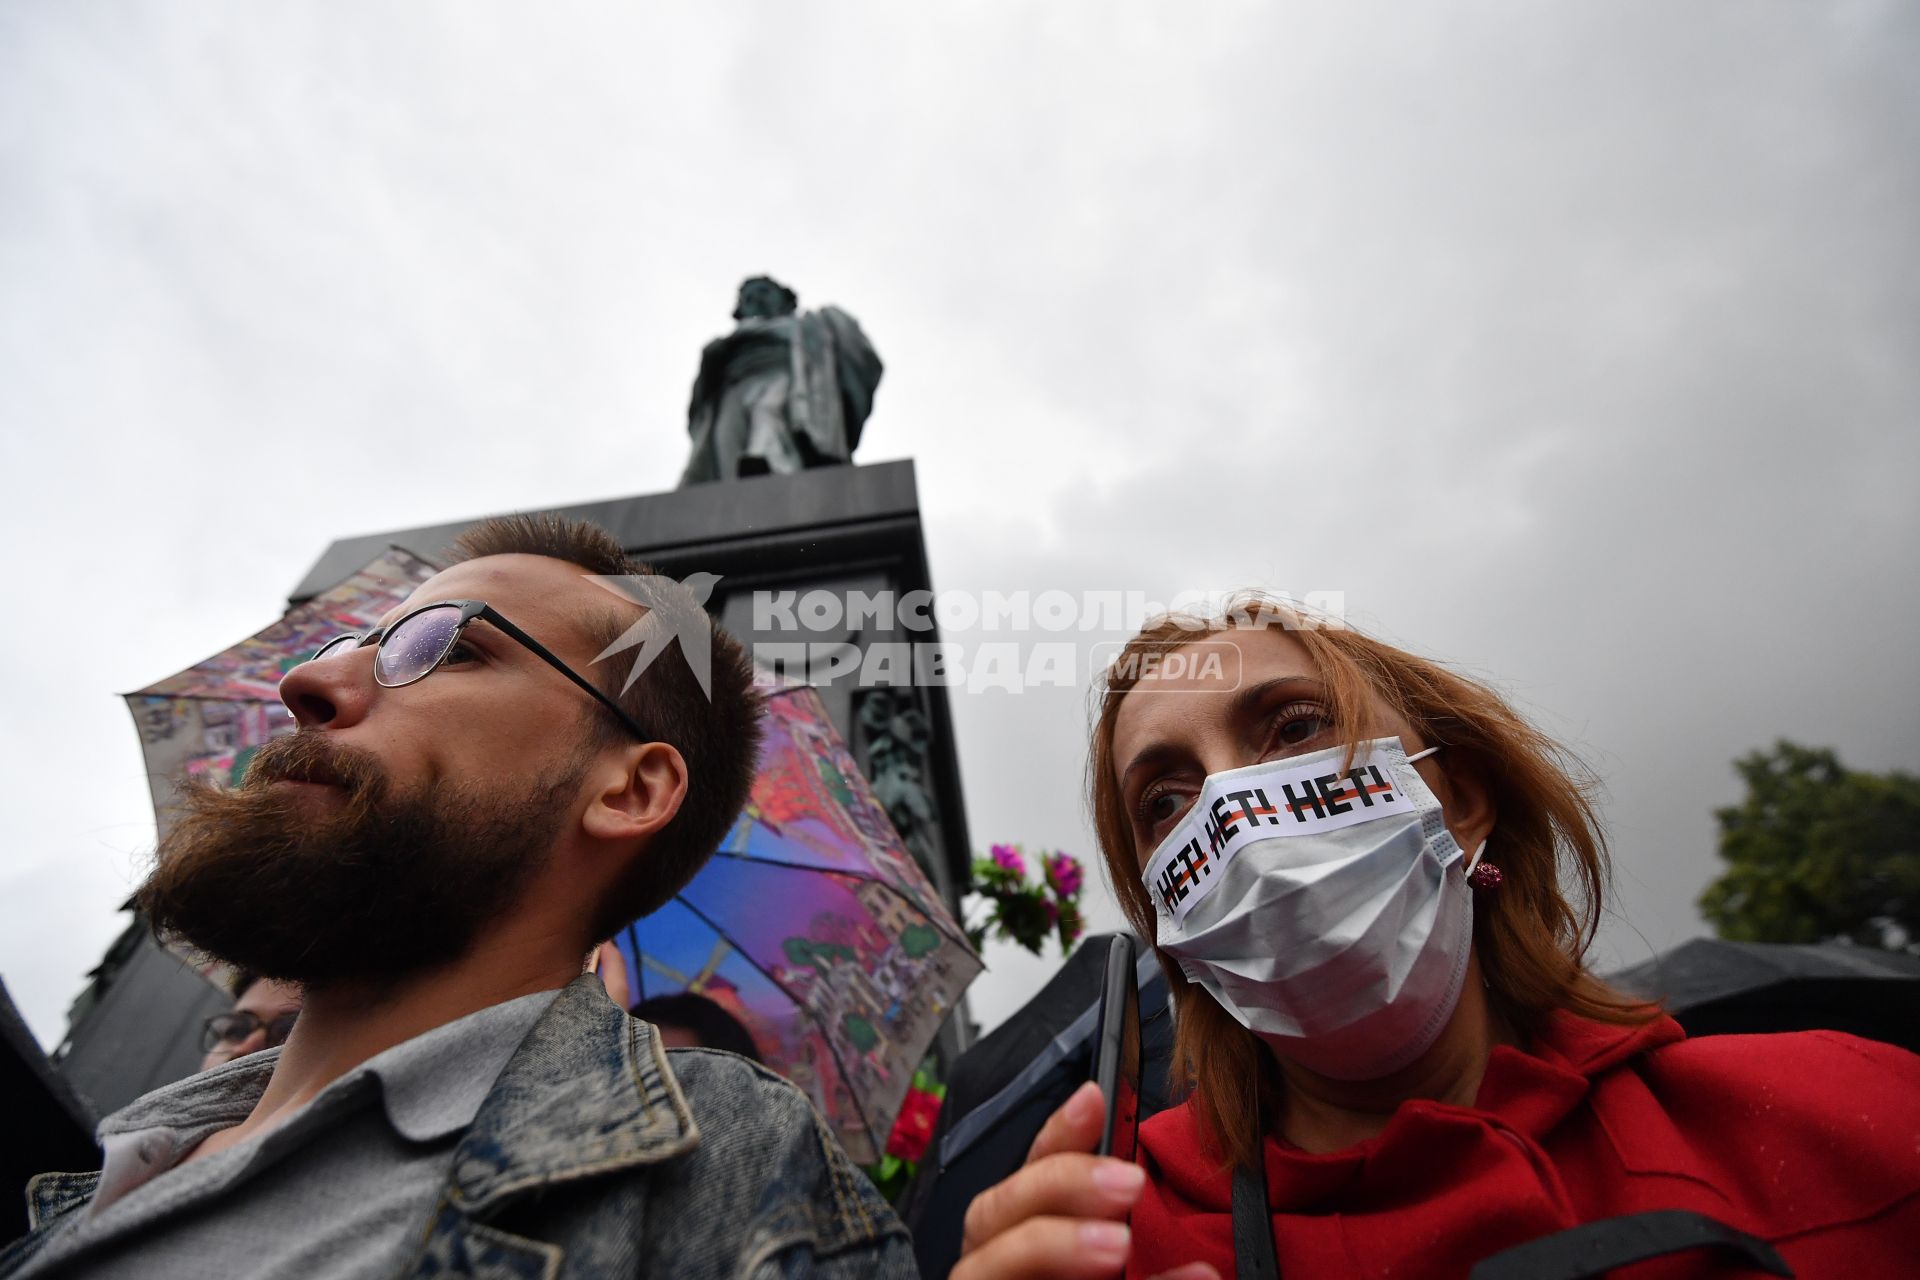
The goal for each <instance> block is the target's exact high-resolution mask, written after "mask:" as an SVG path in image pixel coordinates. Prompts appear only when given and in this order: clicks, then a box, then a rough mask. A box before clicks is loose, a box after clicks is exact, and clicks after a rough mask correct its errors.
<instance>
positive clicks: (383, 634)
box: [0, 517, 914, 1280]
mask: <svg viewBox="0 0 1920 1280" xmlns="http://www.w3.org/2000/svg"><path fill="white" fill-rule="evenodd" d="M460 551H461V553H462V555H463V556H464V558H463V559H462V560H460V561H459V562H458V563H455V564H454V565H453V566H452V567H451V568H449V569H447V570H446V571H444V572H442V573H440V574H437V575H435V576H434V577H433V578H431V579H430V580H428V581H427V582H426V583H424V584H423V585H422V586H421V587H420V588H419V589H418V590H417V591H416V592H415V593H414V594H413V596H412V597H411V598H410V599H409V600H408V601H407V602H406V603H405V604H404V605H402V606H400V607H399V608H397V609H395V610H394V611H393V612H392V613H391V614H389V615H388V616H387V617H386V618H385V619H383V620H382V625H381V626H380V627H378V628H376V629H375V630H374V631H372V632H369V633H368V634H367V635H365V636H357V637H342V638H341V639H340V640H339V641H336V642H335V643H333V644H330V645H329V646H327V647H326V648H325V649H323V650H321V652H320V653H319V654H318V655H317V656H316V657H315V658H314V659H313V660H311V661H309V662H306V663H304V664H303V665H301V666H299V667H296V668H294V669H293V670H292V671H290V672H289V673H288V674H287V676H286V678H285V680H284V681H283V682H282V684H281V687H280V696H281V699H282V700H283V701H284V702H285V703H286V705H287V707H288V709H289V710H290V711H292V713H293V715H294V716H295V718H296V719H297V721H298V731H297V732H296V733H294V734H292V735H289V736H287V737H285V738H282V739H278V740H276V741H274V742H272V743H270V744H268V745H267V746H266V747H265V748H263V749H262V750H261V751H260V752H259V754H258V756H257V757H256V758H255V760H254V761H253V764H252V766H251V768H250V769H249V771H248V774H247V777H246V781H245V783H244V784H243V785H242V786H241V787H240V788H239V789H238V790H236V791H234V792H231V793H223V792H219V791H214V790H210V789H204V788H202V789H195V790H191V791H189V792H188V793H187V795H186V798H185V803H184V806H183V816H182V818H181V820H180V821H179V822H178V824H177V825H176V827H175V828H174V829H173V830H172V831H171V832H170V833H169V835H168V837H167V839H166V840H165V841H164V843H163V844H162V846H161V848H160V849H159V851H158V854H157V857H156V860H155V863H156V865H155V867H154V869H153V872H152V874H151V876H150V877H149V878H148V880H147V881H146V883H145V884H144V885H143V886H142V888H141V889H140V891H139V895H138V896H139V905H140V907H141V909H142V910H144V911H145V912H146V913H147V914H148V916H149V917H150V918H151V919H152V920H153V921H154V922H155V924H156V927H157V928H160V929H162V930H164V931H166V932H168V933H170V934H174V935H178V936H180V937H183V938H185V939H187V940H189V941H191V942H192V943H194V944H195V945H196V946H198V947H200V948H202V949H203V950H205V951H207V952H209V953H211V954H213V955H216V956H218V957H220V958H221V959H223V960H226V961H227V962H229V963H230V964H233V965H235V966H236V967H239V968H243V969H246V970H248V971H251V972H257V973H260V974H262V975H265V976H267V977H270V978H274V979H277V980H281V981H285V982H291V983H297V984H299V985H300V986H301V987H302V988H304V991H305V1007H304V1009H303V1010H302V1012H301V1014H300V1017H299V1019H298V1021H297V1022H296V1023H295V1024H294V1026H293V1029H292V1032H291V1034H290V1035H289V1037H288V1039H287V1042H286V1044H285V1046H284V1047H283V1048H280V1049H278V1050H268V1051H266V1052H263V1053H256V1054H252V1055H249V1056H247V1057H243V1058H238V1059H236V1060H235V1061H233V1062H230V1063H228V1064H226V1065H225V1066H221V1067H217V1068H215V1069H214V1070H212V1071H208V1072H205V1073H203V1074H201V1075H198V1076H194V1077H191V1078H189V1079H187V1080H183V1081H180V1082H178V1083H176V1084H173V1085H170V1086H168V1087H166V1088H164V1089H160V1090H157V1091H155V1092H154V1093H151V1094H148V1095H147V1096H146V1097H144V1098H141V1099H140V1100H138V1101H137V1102H134V1103H133V1104H132V1105H130V1106H128V1107H126V1108H125V1109H123V1110H121V1111H119V1112H117V1113H115V1114H114V1115H111V1116H109V1117H107V1119H106V1120H104V1121H103V1122H102V1123H101V1126H100V1136H101V1140H102V1146H103V1148H104V1157H105V1159H104V1167H103V1169H102V1171H101V1172H100V1173H99V1174H97V1175H95V1174H84V1175H82V1174H43V1175H41V1176H40V1177H38V1178H35V1179H34V1180H33V1182H32V1183H30V1184H29V1191H28V1198H29V1203H30V1206H31V1211H32V1216H33V1220H34V1224H35V1228H34V1230H33V1232H32V1233H31V1234H29V1235H28V1236H26V1237H24V1238H23V1239H22V1240H20V1241H18V1242H16V1243H15V1244H14V1245H13V1246H12V1247H10V1248H9V1249H8V1250H7V1251H6V1252H5V1253H4V1254H0V1276H7V1277H12V1276H23V1277H27V1276H30V1277H35V1278H36V1280H37V1278H38V1277H54V1276H60V1277H101V1276H135V1275H137V1276H142V1277H161V1278H166V1277H187V1276H193V1277H200V1276H207V1275H247V1276H302V1277H308V1276H342V1277H346V1276H356V1277H357V1276H366V1277H376V1276H377V1277H396V1276H419V1277H425V1276H446V1275H486V1276H501V1277H505V1276H526V1277H534V1276H538V1277H559V1276H594V1277H599V1276H616V1275H617V1276H640V1275H673V1276H676V1277H682V1276H687V1277H696V1278H699V1277H708V1276H716V1277H717V1276H747V1275H752V1276H800V1275H817V1276H831V1277H839V1276H847V1277H853V1276H871V1275H903V1276H904V1275H912V1274H914V1272H913V1264H912V1262H911V1254H910V1251H909V1246H908V1243H907V1239H906V1233H905V1231H904V1229H903V1228H902V1227H901V1226H900V1224H899V1222H898V1221H897V1220H896V1219H895V1218H894V1217H893V1215H892V1213H891V1212H890V1211H889V1209H888V1208H887V1206H886V1204H885V1203H884V1202H883V1201H882V1200H880V1198H879V1197H878V1195H877V1194H876V1193H875V1192H874V1190H873V1188H872V1186H871V1184H869V1183H868V1182H867V1181H866V1179H865V1178H864V1177H862V1176H861V1175H860V1174H859V1173H858V1172H857V1171H856V1170H855V1169H854V1168H853V1167H852V1166H851V1165H850V1164H849V1163H848V1161H847V1159H846V1156H845V1155H844V1154H843V1153H842V1152H841V1151H840V1149H839V1148H838V1147H837V1146H836V1145H835V1144H834V1142H833V1140H832V1138H831V1137H830V1136H829V1135H828V1133H827V1131H826V1129H825V1127H824V1125H823V1124H822V1123H821V1121H820V1119H819V1118H818V1116H817V1115H815V1114H814V1112H813V1110H812V1108H811V1107H810V1106H809V1104H808V1103H807V1101H806V1098H805V1097H804V1095H802V1094H801V1093H800V1092H799V1091H798V1090H796V1089H794V1088H793V1087H792V1086H791V1085H789V1084H787V1083H786V1082H785V1081H783V1080H781V1079H779V1078H778V1077H776V1076H774V1075H772V1074H771V1073H769V1072H766V1071H764V1070H762V1069H760V1068H758V1067H757V1066H755V1065H753V1064H751V1063H749V1062H747V1061H745V1060H744V1059H741V1058H738V1057H735V1056H733V1055H729V1054H721V1053H715V1052H711V1051H707V1050H675V1051H674V1052H673V1054H672V1055H671V1058H670V1057H669V1055H668V1054H667V1052H666V1051H665V1049H664V1047H663V1046H662V1044H661V1041H660V1038H659V1036H658V1034H657V1033H656V1032H655V1030H654V1029H653V1028H652V1027H650V1026H648V1025H647V1024H646V1023H644V1022H641V1021H639V1020H637V1019H635V1018H632V1017H630V1016H629V1015H628V1014H627V1013H626V1012H625V1011H623V1010H622V1009H620V1008H619V1007H617V1006H616V1005H615V1004H614V1003H613V1002H612V1001H611V1000H609V999H608V998H607V995H606V992H605V990H604V988H603V987H602V986H601V984H600V980H599V979H598V978H597V977H594V976H592V975H585V976H582V969H583V967H584V961H585V958H586V957H587V955H588V954H589V953H590V952H591V951H592V950H593V949H594V946H595V944H596V943H597V942H598V941H599V940H600V939H602V938H605V937H607V936H609V935H610V934H611V933H612V932H613V931H614V929H615V928H616V927H617V926H619V925H621V924H622V923H624V922H626V921H628V920H631V919H633V918H634V917H636V916H640V915H644V914H646V913H647V912H649V911H652V910H654V909H655V908H657V907H659V906H660V905H661V904H662V903H664V902H665V901H666V900H667V899H668V898H670V897H671V896H672V895H673V894H674V893H675V892H677V891H678V890H679V889H680V888H681V887H682V886H683V885H684V884H685V883H686V882H687V881H688V880H690V879H691V878H692V877H693V875H694V873H695V872H696V871H697V870H698V869H699V868H700V866H701V865H702V863H704V862H705V861H706V859H707V857H708V856H709V854H710V853H711V852H712V851H713V850H714V849H715V848H716V847H717V846H718V845H719V843H720V840H721V838H722V837H723V835H724V834H725V833H726V831H727V830H728V828H729V827H730V826H731V825H732V823H733V822H734V820H735V818H736V816H737V815H738V813H739V810H740V807H741V805H742V804H743V802H744V800H745V797H746V794H747V789H748V786H749V783H750V782H751V780H752V776H753V770H754V765H755V761H756V758H757V743H758V737H759V721H758V716H759V710H760V708H759V699H758V697H757V695H756V693H755V691H754V689H753V684H752V670H751V666H750V664H749V663H748V661H747V659H746V657H745V655H744V654H743V653H742V652H741V649H740V647H739V645H738V644H737V643H736V642H735V641H734V640H733V639H732V638H731V637H728V636H727V635H725V634H724V633H723V632H721V631H719V629H718V628H707V627H705V626H703V625H702V626H695V627H693V628H689V627H688V626H687V625H686V624H687V623H688V620H689V618H691V617H692V616H693V614H690V613H689V612H688V611H690V610H691V611H695V612H698V611H699V605H698V603H697V602H696V601H694V600H693V598H692V596H691V593H688V592H686V591H685V589H684V588H678V587H677V586H676V585H675V584H672V583H671V582H668V581H667V580H665V579H660V578H657V577H652V576H649V575H647V573H646V570H645V569H644V568H643V567H642V566H639V565H636V564H634V563H632V562H631V561H629V560H628V559H627V557H626V556H625V555H624V554H623V553H622V551H621V549H620V546H619V544H618V543H616V542H614V541H613V539H612V538H610V537H609V536H607V535H606V534H605V533H604V532H602V531H600V530H598V529H596V528H593V527H592V526H589V525H583V524H579V523H576V522H569V521H563V520H558V519H552V518H525V517H520V518H514V519H510V520H502V521H493V522H489V523H488V524H485V525H482V526H480V527H478V528H477V529H475V530H474V531H473V532H471V533H469V534H468V535H467V536H466V537H464V538H463V539H461V542H460ZM589 575H594V576H603V577H608V578H614V579H624V580H626V581H628V582H629V583H631V584H632V586H631V588H630V592H632V593H635V594H632V595H630V596H623V595H620V594H615V593H613V592H611V591H609V590H607V589H606V588H605V587H603V586H602V585H600V584H599V583H598V582H596V581H594V580H592V579H591V578H590V577H589ZM699 616H700V622H701V623H704V614H700V615H699ZM636 624H638V625H639V626H640V628H641V631H642V632H643V633H644V631H645V630H646V629H647V628H649V627H654V628H657V627H659V626H662V625H664V626H665V627H666V628H668V630H669V632H670V634H672V635H675V636H677V637H679V639H680V646H681V647H682V648H684V647H685V646H687V645H688V644H689V643H690V642H689V640H688V639H687V637H688V636H689V634H696V635H698V636H702V637H710V641H711V652H710V654H709V653H690V652H689V653H682V652H677V651H675V650H674V649H673V648H668V649H666V651H664V652H662V651H660V649H659V648H658V647H656V646H654V645H651V644H650V645H648V646H647V649H646V650H645V651H644V652H652V653H655V654H656V657H655V659H654V660H652V661H650V662H647V663H646V665H645V667H644V669H643V670H640V671H637V672H635V673H634V677H633V678H632V679H626V678H625V677H626V676H627V671H626V670H625V668H626V667H627V666H628V665H629V663H628V662H627V661H624V660H609V661H605V662H601V661H598V659H597V658H596V655H601V656H606V655H608V654H609V653H610V652H611V651H614V650H619V649H623V648H627V647H630V646H626V645H622V644H618V643H616V642H618V641H621V640H622V639H623V638H624V639H632V636H630V635H629V634H628V633H629V631H630V629H631V628H633V627H634V626H635V625H636ZM709 657H710V658H711V662H710V663H708V662H704V661H700V659H705V658H709ZM690 660H691V661H690ZM616 668H617V670H616ZM702 668H705V670H704V671H702V670H701V669H702ZM697 671H698V672H700V674H698V675H697V674H696V672H697ZM702 676H704V677H705V678H704V679H703V678H702ZM703 685H704V686H706V687H705V688H703Z"/></svg>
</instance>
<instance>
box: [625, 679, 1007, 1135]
mask: <svg viewBox="0 0 1920 1280" xmlns="http://www.w3.org/2000/svg"><path fill="white" fill-rule="evenodd" d="M765 724H766V739H765V742H764V744H763V745H762V747H761V754H760V769H759V774H758V776H757V777H756V778H755V780H754V784H753V794H752V797H751V798H750V799H749V800H748V802H747V809H746V812H745V813H744V814H743V815H742V816H741V819H740V821H739V822H738V823H737V824H736V825H735V827H734V829H733V831H732V832H731V833H730V834H729V836H728V838H727V840H726V842H725V843H724V844H723V845H722V846H721V848H720V850H719V852H718V853H717V854H715V856H714V857H713V859H712V860H711V861H710V862H708V863H707V865H706V867H705V868H703V869H702V870H701V872H700V874H699V875H698V876H696V877H694V880H693V882H692V883H691V884H689V885H688V886H687V887H686V888H685V889H684V890H682V891H681V893H680V894H679V896H678V897H676V898H675V899H674V900H673V901H672V902H669V903H668V904H667V905H666V906H664V907H662V908H661V909H660V910H658V911H656V912H654V913H653V914H652V915H650V916H647V917H645V918H644V919H641V920H638V921H636V922H634V923H633V924H632V925H630V926H628V927H627V928H625V929H622V930H621V931H620V933H619V934H618V935H617V937H616V938H615V941H616V942H617V943H618V945H619V947H620V950H621V953H622V957H623V959H624V960H625V962H626V967H627V972H628V973H629V974H630V975H631V977H630V979H629V989H630V992H631V996H632V999H633V1000H634V1001H635V1002H636V1003H637V1002H638V1001H640V1000H644V999H648V998H651V997H654V996H661V995H667V994H672V993H677V992H681V991H691V992H694V993H696V994H699V995H704V996H706V997H707V998H708V999H710V1000H713V1001H714V1002H715V1003H717V1004H719V1005H720V1006H721V1007H722V1008H724V1009H726V1010H727V1011H728V1012H729V1013H731V1014H733V1016H734V1017H736V1018H738V1019H739V1020H740V1022H741V1023H742V1024H743V1025H745V1026H746V1028H747V1030H748V1031H749V1032H751V1033H752V1035H753V1038H754V1041H755V1042H756V1044H757V1045H758V1046H759V1048H760V1051H761V1054H762V1056H763V1057H764V1058H765V1059H766V1061H767V1064H768V1065H769V1066H771V1067H772V1068H773V1069H774V1070H776V1071H778V1072H780V1073H781V1074H783V1075H785V1076H786V1077H787V1078H788V1079H790V1080H792V1081H793V1082H794V1083H795V1084H797V1085H799V1086H800V1088H802V1089H803V1090H805V1091H806V1092H807V1094H808V1095H809V1096H810V1097H811V1098H812V1099H813V1103H814V1106H815V1107H817V1108H818V1109H819V1111H820V1114H821V1115H823V1116H825V1117H826V1119H827V1122H828V1124H829V1125H831V1126H832V1128H833V1130H834V1133H835V1134H836V1136H838V1138H839V1139H840V1143H841V1145H842V1146H843V1147H845V1148H846V1150H847V1153H848V1154H849V1155H850V1156H852V1157H853V1159H854V1160H855V1161H857V1162H859V1163H862V1164H870V1163H872V1162H874V1161H876V1160H878V1159H879V1158H880V1153H881V1151H882V1149H883V1148H884V1147H885V1146H886V1142H887V1137H888V1135H889V1133H890V1132H891V1131H892V1128H893V1121H894V1117H895V1115H896V1113H897V1112H898V1111H899V1110H900V1105H901V1103H902V1101H903V1100H904V1099H905V1097H906V1093H907V1089H908V1086H909V1085H911V1084H912V1082H913V1073H914V1070H915V1068H917V1067H918V1066H919V1065H920V1061H921V1058H922V1056H923V1055H924V1054H925V1053H926V1051H927V1048H928V1046H929V1045H930V1044H932V1042H933V1038H934V1034H935V1033H936V1032H937V1031H938V1030H939V1028H940V1024H941V1022H942V1021H944V1020H945V1018H946V1017H947V1015H948V1013H949V1012H951V1010H952V1009H953V1006H954V1004H955V1003H956V1002H957V1001H958V1000H959V998H960V995H961V993H962V992H963V991H965V990H966V987H967V984H968V983H970V982H972V981H973V979H974V978H975V977H976V976H977V975H978V974H979V972H980V969H981V962H980V958H979V957H978V956H977V955H975V954H974V952H973V949H972V948H971V947H970V946H968V945H967V941H966V936H965V934H964V933H963V932H962V931H961V929H960V927H959V926H958V925H957V924H956V923H955V922H954V920H953V918H952V917H951V916H950V915H949V914H948V913H947V910H946V907H945V906H944V904H943V903H942V902H941V900H940V896H939V895H938V894H937V893H936V892H935V891H934V889H933V886H932V885H931V884H929V883H928V881H927V877H926V875H925V873H924V872H922V871H921V869H920V867H919V865H918V864H917V863H915V862H914V860H913V857H912V855H910V854H909V853H908V852H907V850H906V847H905V846H904V845H903V844H902V843H901V841H900V837H899V835H898V833H897V832H895V830H894V828H893V824H892V823H891V822H890V821H889V820H888V818H887V815H886V811H885V810H884V809H882V808H881V807H880V804H879V802H878V801H877V800H876V799H875V798H874V795H873V792H872V790H871V789H870V788H869V787H868V785H867V780H866V778H864V777H863V776H861V773H860V771H859V769H858V768H857V767H856V766H855V764H854V762H853V757H852V756H851V755H850V754H849V753H848V751H847V748H846V746H845V744H844V743H842V741H841V740H840V735H839V734H838V733H837V732H836V731H835V729H834V727H833V724H832V722H831V721H830V720H829V719H828V717H827V712H826V709H825V708H824V707H823V706H822V705H821V702H820V698H819V696H818V695H817V694H815V693H814V692H813V690H811V689H808V688H804V687H801V688H792V689H783V690H778V691H775V692H773V693H772V694H771V695H770V696H769V697H768V699H767V716H766V722H765Z"/></svg>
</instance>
